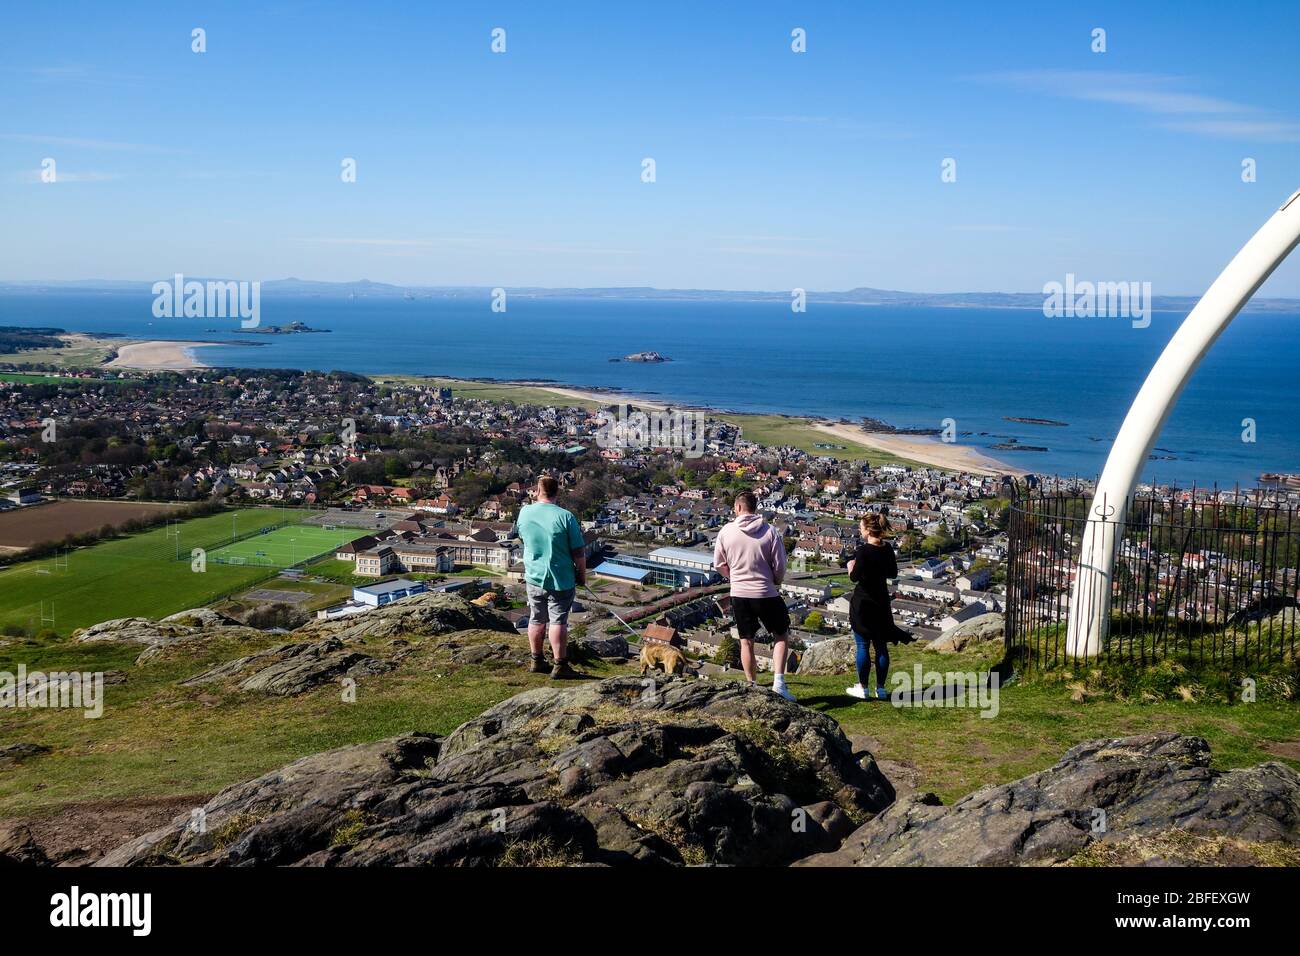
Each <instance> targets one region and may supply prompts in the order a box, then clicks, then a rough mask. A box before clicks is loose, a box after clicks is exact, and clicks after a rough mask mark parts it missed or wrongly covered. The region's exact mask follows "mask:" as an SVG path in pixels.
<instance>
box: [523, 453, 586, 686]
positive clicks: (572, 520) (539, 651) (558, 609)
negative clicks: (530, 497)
mask: <svg viewBox="0 0 1300 956" xmlns="http://www.w3.org/2000/svg"><path fill="white" fill-rule="evenodd" d="M559 492H560V485H559V482H557V481H556V480H555V479H554V478H552V477H551V476H550V475H544V476H542V478H540V479H539V480H538V482H537V490H536V492H535V497H536V499H537V500H536V501H534V502H533V503H532V504H530V505H525V506H524V507H523V508H521V509H519V517H518V518H517V519H516V520H515V528H516V530H518V532H519V538H520V540H521V541H522V542H523V552H524V586H525V589H526V590H527V592H528V649H529V650H530V651H531V652H532V662H531V663H530V664H529V666H528V669H529V671H531V672H532V673H534V674H541V673H544V672H545V671H546V669H547V668H546V655H545V653H544V644H545V639H546V638H547V637H548V636H549V637H550V640H551V653H552V654H553V655H554V656H555V665H554V666H553V667H552V668H551V669H550V671H551V677H552V678H554V679H557V680H558V679H561V678H568V677H575V676H577V675H576V674H574V672H573V670H572V668H570V667H569V656H568V651H569V609H570V608H572V607H573V595H574V591H575V589H576V588H577V586H578V585H579V584H586V583H587V553H586V550H585V548H586V541H585V539H584V538H583V536H582V525H580V524H579V523H578V519H577V518H576V517H574V515H573V512H571V511H566V510H565V509H564V508H561V507H560V506H559V505H557V504H556V503H555V498H556V496H557V495H558V494H559ZM548 631H549V635H548Z"/></svg>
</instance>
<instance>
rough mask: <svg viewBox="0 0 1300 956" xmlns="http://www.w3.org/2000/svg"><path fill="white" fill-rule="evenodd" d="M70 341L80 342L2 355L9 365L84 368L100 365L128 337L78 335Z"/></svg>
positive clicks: (123, 343)
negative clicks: (105, 337) (55, 347)
mask: <svg viewBox="0 0 1300 956" xmlns="http://www.w3.org/2000/svg"><path fill="white" fill-rule="evenodd" d="M72 341H74V342H77V343H80V344H76V345H69V346H68V347H66V348H61V349H28V350H26V351H22V352H14V353H12V354H10V355H6V356H4V361H5V362H7V363H9V364H10V365H19V366H22V365H58V366H60V367H62V368H85V367H90V366H95V365H102V364H103V362H104V360H105V359H107V358H108V355H109V353H110V352H112V351H113V350H114V349H117V348H120V347H121V346H123V345H126V344H127V343H128V342H129V341H130V340H129V339H97V338H94V337H90V336H80V337H78V338H76V339H73V340H72Z"/></svg>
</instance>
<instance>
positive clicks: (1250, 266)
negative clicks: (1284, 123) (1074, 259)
mask: <svg viewBox="0 0 1300 956" xmlns="http://www.w3.org/2000/svg"><path fill="white" fill-rule="evenodd" d="M1297 243H1300V189H1298V190H1296V191H1295V192H1293V193H1292V194H1291V198H1290V199H1288V200H1287V201H1286V202H1284V203H1283V204H1282V207H1281V208H1280V209H1278V210H1277V211H1276V212H1275V213H1273V215H1272V216H1271V217H1269V219H1268V221H1267V222H1265V223H1264V225H1263V226H1261V227H1260V229H1259V231H1258V232H1256V233H1255V235H1253V236H1252V237H1251V238H1250V241H1249V242H1247V243H1246V244H1245V245H1244V246H1242V247H1241V251H1239V252H1238V253H1237V254H1236V255H1235V256H1233V258H1232V261H1231V262H1229V263H1228V265H1227V267H1226V268H1224V270H1223V272H1221V273H1220V274H1219V277H1218V278H1217V279H1215V280H1214V283H1213V284H1212V285H1211V286H1210V288H1209V289H1208V290H1206V293H1205V295H1203V296H1201V300H1200V301H1199V302H1197V303H1196V307H1195V308H1194V309H1192V311H1191V312H1190V313H1189V314H1188V316H1187V318H1185V319H1184V320H1183V323H1182V325H1180V326H1179V327H1178V330H1177V331H1176V332H1174V335H1173V338H1171V339H1170V340H1169V344H1168V345H1166V346H1165V350H1164V351H1163V352H1162V353H1161V354H1160V358H1159V359H1157V360H1156V364H1155V365H1154V366H1152V368H1151V372H1150V373H1149V374H1148V375H1147V379H1146V382H1145V383H1143V385H1142V389H1141V390H1140V391H1139V392H1138V394H1137V398H1135V399H1134V400H1133V406H1132V407H1131V408H1130V409H1129V410H1128V415H1126V416H1125V418H1124V424H1123V425H1122V426H1120V430H1119V434H1118V435H1117V436H1116V438H1115V444H1114V445H1112V446H1111V450H1110V455H1109V456H1108V457H1107V459H1106V466H1105V468H1104V469H1103V470H1102V473H1101V478H1100V480H1099V481H1098V482H1097V490H1096V493H1095V494H1094V496H1093V499H1092V504H1091V506H1090V507H1089V510H1088V518H1087V524H1086V525H1085V527H1084V529H1083V534H1082V541H1081V547H1080V552H1079V565H1078V573H1077V574H1076V575H1075V579H1074V587H1073V589H1072V590H1071V593H1070V606H1069V612H1068V613H1069V619H1068V622H1067V630H1066V643H1065V649H1066V655H1067V656H1068V657H1075V658H1078V657H1096V656H1097V655H1098V654H1099V653H1101V648H1102V645H1103V644H1104V643H1105V640H1106V637H1107V634H1108V633H1109V630H1110V608H1111V598H1112V597H1113V593H1114V592H1113V584H1114V575H1115V559H1116V555H1117V552H1118V551H1119V547H1120V543H1121V539H1122V538H1123V533H1122V530H1121V529H1123V527H1124V522H1125V519H1126V518H1127V517H1128V506H1129V504H1130V502H1131V501H1132V498H1133V494H1134V492H1135V491H1136V490H1137V484H1138V478H1139V477H1140V475H1141V470H1142V467H1143V466H1144V465H1145V464H1146V463H1147V461H1148V458H1149V456H1150V454H1151V450H1152V448H1153V447H1154V446H1155V443H1156V440H1157V438H1159V436H1160V430H1161V429H1162V428H1163V427H1164V424H1165V421H1166V420H1167V419H1168V418H1169V413H1170V412H1171V411H1173V408H1174V404H1175V403H1176V402H1177V401H1178V396H1179V395H1181V394H1182V391H1183V387H1184V386H1185V385H1186V384H1187V382H1188V380H1189V379H1190V378H1191V377H1192V373H1193V372H1195V371H1196V368H1197V366H1198V365H1200V363H1201V359H1203V358H1205V353H1206V352H1208V351H1209V350H1210V347H1211V346H1213V345H1214V343H1215V342H1216V341H1217V340H1218V338H1219V336H1220V335H1221V334H1222V333H1223V330H1224V329H1226V328H1227V327H1228V325H1229V324H1231V322H1232V320H1233V319H1234V318H1236V317H1237V313H1238V312H1240V311H1241V309H1242V306H1244V305H1245V304H1246V303H1247V302H1249V301H1250V297H1251V296H1253V295H1254V294H1255V292H1256V291H1257V290H1258V289H1259V287H1260V286H1261V285H1263V284H1264V280H1265V279H1267V278H1268V277H1269V276H1270V275H1272V274H1273V270H1274V269H1276V268H1277V267H1278V266H1279V265H1280V264H1281V263H1282V260H1284V259H1285V258H1286V257H1287V256H1288V255H1290V254H1291V250H1293V249H1294V248H1295V247H1296V245H1297Z"/></svg>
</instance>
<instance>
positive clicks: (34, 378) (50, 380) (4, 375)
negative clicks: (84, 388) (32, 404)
mask: <svg viewBox="0 0 1300 956" xmlns="http://www.w3.org/2000/svg"><path fill="white" fill-rule="evenodd" d="M66 381H68V379H65V378H58V377H57V376H54V375H38V374H34V373H33V374H28V373H27V372H0V382H17V383H18V384H20V385H57V384H58V383H59V382H66Z"/></svg>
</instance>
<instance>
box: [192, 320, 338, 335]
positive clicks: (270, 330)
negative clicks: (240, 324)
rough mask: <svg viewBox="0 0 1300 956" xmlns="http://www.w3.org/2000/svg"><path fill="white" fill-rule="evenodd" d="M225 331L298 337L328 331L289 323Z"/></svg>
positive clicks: (212, 330)
mask: <svg viewBox="0 0 1300 956" xmlns="http://www.w3.org/2000/svg"><path fill="white" fill-rule="evenodd" d="M208 331H209V332H219V331H222V330H220V329H208ZM226 331H234V332H239V333H240V334H242V335H298V334H301V333H304V332H328V331H330V330H329V329H313V328H312V327H311V326H309V325H307V324H306V323H305V322H290V323H289V324H288V325H259V326H258V327H257V328H253V329H228V330H226Z"/></svg>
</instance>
